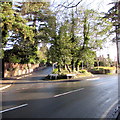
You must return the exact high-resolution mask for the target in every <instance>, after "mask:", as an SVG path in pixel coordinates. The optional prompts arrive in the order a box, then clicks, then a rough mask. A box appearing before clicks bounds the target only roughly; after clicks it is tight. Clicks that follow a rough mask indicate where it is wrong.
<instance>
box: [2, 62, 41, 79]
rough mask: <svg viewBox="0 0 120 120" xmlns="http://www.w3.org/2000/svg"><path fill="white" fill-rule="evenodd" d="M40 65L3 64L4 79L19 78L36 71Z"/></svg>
mask: <svg viewBox="0 0 120 120" xmlns="http://www.w3.org/2000/svg"><path fill="white" fill-rule="evenodd" d="M41 66H42V65H39V64H18V63H5V64H4V77H13V76H20V75H24V74H28V73H31V72H33V71H36V70H38V69H39V68H40V67H41Z"/></svg>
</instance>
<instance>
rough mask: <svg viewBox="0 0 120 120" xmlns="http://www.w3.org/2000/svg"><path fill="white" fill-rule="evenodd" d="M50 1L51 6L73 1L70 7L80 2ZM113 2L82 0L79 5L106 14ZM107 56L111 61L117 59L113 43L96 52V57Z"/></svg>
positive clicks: (107, 0)
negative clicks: (108, 55)
mask: <svg viewBox="0 0 120 120" xmlns="http://www.w3.org/2000/svg"><path fill="white" fill-rule="evenodd" d="M50 1H51V3H52V4H53V3H54V5H57V4H60V3H61V4H62V3H64V2H68V3H71V2H72V1H74V2H73V4H72V5H76V3H78V2H79V1H80V0H50ZM113 1H114V0H82V2H81V3H80V4H79V5H84V6H86V7H87V8H92V9H95V10H98V11H100V12H107V11H108V10H109V9H110V8H111V7H112V6H113V5H112V4H109V3H111V2H113ZM64 5H65V4H64ZM109 41H112V38H111V39H109ZM107 54H110V58H111V59H112V60H116V59H117V57H116V56H117V49H116V44H115V43H112V42H108V43H106V44H105V47H104V48H103V50H98V51H97V56H100V55H104V57H107Z"/></svg>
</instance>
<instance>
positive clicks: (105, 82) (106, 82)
mask: <svg viewBox="0 0 120 120" xmlns="http://www.w3.org/2000/svg"><path fill="white" fill-rule="evenodd" d="M102 84H107V82H102V83H99V84H96V86H99V85H102Z"/></svg>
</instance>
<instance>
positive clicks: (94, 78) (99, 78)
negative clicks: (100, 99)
mask: <svg viewBox="0 0 120 120" xmlns="http://www.w3.org/2000/svg"><path fill="white" fill-rule="evenodd" d="M98 79H100V77H97V78H90V79H86V80H98Z"/></svg>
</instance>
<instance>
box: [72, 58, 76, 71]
mask: <svg viewBox="0 0 120 120" xmlns="http://www.w3.org/2000/svg"><path fill="white" fill-rule="evenodd" d="M71 65H72V72H74V71H75V62H74V59H72V61H71Z"/></svg>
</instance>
